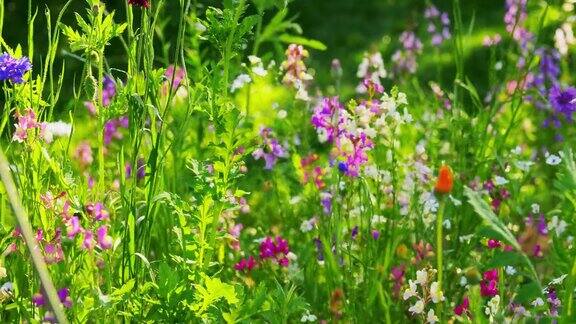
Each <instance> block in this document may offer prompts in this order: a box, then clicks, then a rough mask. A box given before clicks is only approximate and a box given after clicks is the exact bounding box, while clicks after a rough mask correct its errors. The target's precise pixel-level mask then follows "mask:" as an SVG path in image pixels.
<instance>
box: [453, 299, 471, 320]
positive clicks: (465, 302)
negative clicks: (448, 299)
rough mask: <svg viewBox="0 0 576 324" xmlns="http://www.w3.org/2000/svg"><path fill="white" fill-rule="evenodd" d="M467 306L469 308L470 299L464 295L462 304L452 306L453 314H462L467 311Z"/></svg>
mask: <svg viewBox="0 0 576 324" xmlns="http://www.w3.org/2000/svg"><path fill="white" fill-rule="evenodd" d="M469 308H470V299H468V297H464V299H462V304H460V305H458V306H456V307H454V314H456V315H458V316H462V314H465V313H467V312H468V309H469Z"/></svg>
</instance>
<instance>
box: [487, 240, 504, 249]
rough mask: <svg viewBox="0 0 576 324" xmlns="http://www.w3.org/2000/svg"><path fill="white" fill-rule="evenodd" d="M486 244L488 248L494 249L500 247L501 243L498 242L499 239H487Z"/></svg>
mask: <svg viewBox="0 0 576 324" xmlns="http://www.w3.org/2000/svg"><path fill="white" fill-rule="evenodd" d="M486 245H487V246H488V248H489V249H496V248H499V247H501V246H502V243H500V241H498V240H494V239H489V240H488V242H487V243H486Z"/></svg>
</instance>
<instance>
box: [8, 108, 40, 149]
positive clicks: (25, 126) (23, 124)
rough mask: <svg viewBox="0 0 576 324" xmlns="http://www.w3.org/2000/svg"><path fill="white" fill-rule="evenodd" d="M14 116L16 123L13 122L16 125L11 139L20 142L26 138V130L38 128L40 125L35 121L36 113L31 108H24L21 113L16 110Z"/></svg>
mask: <svg viewBox="0 0 576 324" xmlns="http://www.w3.org/2000/svg"><path fill="white" fill-rule="evenodd" d="M16 117H17V119H18V123H16V124H14V126H16V131H15V132H14V135H13V136H12V140H13V141H16V142H18V143H22V142H24V141H25V140H26V139H27V138H28V130H30V129H34V128H38V127H40V124H39V123H38V122H36V114H35V113H34V111H33V110H32V108H28V109H26V110H25V111H24V114H23V115H20V114H19V113H18V112H16Z"/></svg>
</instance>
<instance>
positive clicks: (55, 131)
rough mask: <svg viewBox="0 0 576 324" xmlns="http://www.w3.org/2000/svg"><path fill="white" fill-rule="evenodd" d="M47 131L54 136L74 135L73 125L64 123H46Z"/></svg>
mask: <svg viewBox="0 0 576 324" xmlns="http://www.w3.org/2000/svg"><path fill="white" fill-rule="evenodd" d="M45 125H46V130H47V131H49V132H50V133H52V135H54V136H62V137H64V136H66V137H67V136H70V133H72V125H70V124H68V123H65V122H63V121H57V122H53V123H46V124H45Z"/></svg>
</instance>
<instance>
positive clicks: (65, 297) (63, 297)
mask: <svg viewBox="0 0 576 324" xmlns="http://www.w3.org/2000/svg"><path fill="white" fill-rule="evenodd" d="M58 298H60V302H61V303H62V305H64V307H66V308H70V307H72V299H71V298H70V289H68V288H62V289H60V290H58Z"/></svg>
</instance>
